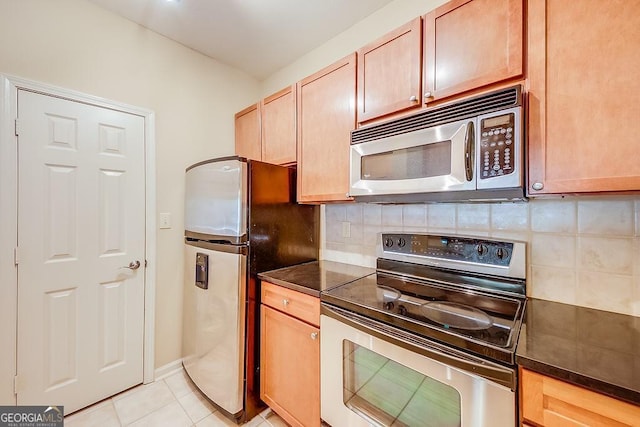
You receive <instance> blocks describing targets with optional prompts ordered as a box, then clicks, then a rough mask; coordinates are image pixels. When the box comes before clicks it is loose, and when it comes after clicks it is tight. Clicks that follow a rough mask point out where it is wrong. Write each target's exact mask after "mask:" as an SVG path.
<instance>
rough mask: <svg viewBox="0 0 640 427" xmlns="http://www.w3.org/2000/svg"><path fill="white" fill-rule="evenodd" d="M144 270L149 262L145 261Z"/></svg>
mask: <svg viewBox="0 0 640 427" xmlns="http://www.w3.org/2000/svg"><path fill="white" fill-rule="evenodd" d="M144 268H147V260H146V259H145V260H144Z"/></svg>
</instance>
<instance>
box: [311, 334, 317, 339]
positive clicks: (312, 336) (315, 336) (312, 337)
mask: <svg viewBox="0 0 640 427" xmlns="http://www.w3.org/2000/svg"><path fill="white" fill-rule="evenodd" d="M317 338H318V333H317V332H311V339H312V340H315V339H317Z"/></svg>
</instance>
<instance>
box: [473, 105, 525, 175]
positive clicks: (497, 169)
mask: <svg viewBox="0 0 640 427" xmlns="http://www.w3.org/2000/svg"><path fill="white" fill-rule="evenodd" d="M479 132H480V174H479V175H480V179H488V178H493V177H496V176H503V175H509V174H510V173H513V172H514V158H515V148H514V141H515V139H516V138H515V135H516V117H515V114H514V113H506V114H502V115H499V116H493V117H488V118H485V119H482V120H480V130H479Z"/></svg>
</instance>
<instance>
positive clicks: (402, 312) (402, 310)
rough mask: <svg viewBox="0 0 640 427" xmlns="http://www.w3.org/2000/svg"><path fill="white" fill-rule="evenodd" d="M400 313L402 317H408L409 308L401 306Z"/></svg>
mask: <svg viewBox="0 0 640 427" xmlns="http://www.w3.org/2000/svg"><path fill="white" fill-rule="evenodd" d="M398 313H400V315H401V316H406V315H407V307H405V306H404V305H401V306H399V307H398Z"/></svg>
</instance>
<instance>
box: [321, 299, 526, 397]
mask: <svg viewBox="0 0 640 427" xmlns="http://www.w3.org/2000/svg"><path fill="white" fill-rule="evenodd" d="M320 310H321V311H320V313H321V314H323V315H326V316H329V317H331V318H334V319H335V320H338V321H340V322H342V323H346V324H347V325H349V326H352V327H353V328H355V329H358V330H359V331H361V332H364V333H366V334H369V335H373V336H374V337H376V338H379V339H381V340H383V341H387V342H391V343H393V344H395V345H397V346H399V347H402V348H405V349H407V350H410V351H413V352H416V353H420V354H422V355H423V356H426V357H428V358H430V359H433V360H436V361H438V362H440V363H443V364H445V365H449V366H452V367H455V368H457V369H459V370H462V371H465V372H467V373H470V374H474V375H478V376H480V377H483V378H486V379H488V380H490V381H493V382H495V383H498V384H500V385H502V386H505V387H508V388H510V389H511V390H512V391H515V390H516V387H517V383H516V370H515V368H510V367H507V366H502V365H498V364H497V363H493V362H490V361H487V360H483V359H481V358H478V357H475V356H473V355H470V354H467V353H463V352H461V351H458V350H455V349H452V348H450V347H445V346H443V345H440V344H438V343H436V342H433V341H431V340H428V339H425V338H422V337H419V336H416V335H414V334H410V333H407V332H405V331H403V330H401V329H398V328H394V327H393V326H389V325H387V324H384V323H381V322H378V321H376V320H373V319H370V318H368V317H364V316H361V315H358V314H356V313H353V312H350V311H347V310H343V309H341V308H337V307H330V306H328V305H326V304H321V308H320Z"/></svg>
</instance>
